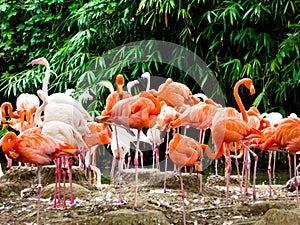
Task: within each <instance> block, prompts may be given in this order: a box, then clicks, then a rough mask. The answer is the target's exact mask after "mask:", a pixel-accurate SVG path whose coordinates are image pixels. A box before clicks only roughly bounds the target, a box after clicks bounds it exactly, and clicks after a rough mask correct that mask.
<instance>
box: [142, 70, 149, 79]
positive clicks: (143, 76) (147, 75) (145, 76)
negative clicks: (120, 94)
mask: <svg viewBox="0 0 300 225" xmlns="http://www.w3.org/2000/svg"><path fill="white" fill-rule="evenodd" d="M141 78H146V79H149V78H150V73H149V72H145V73H143V74H142V75H141Z"/></svg>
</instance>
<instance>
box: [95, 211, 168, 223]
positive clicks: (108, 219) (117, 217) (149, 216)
mask: <svg viewBox="0 0 300 225" xmlns="http://www.w3.org/2000/svg"><path fill="white" fill-rule="evenodd" d="M98 224H105V225H109V224H113V225H122V224H132V225H135V224H139V225H140V224H147V225H151V224H153V225H157V224H166V225H167V224H170V223H169V222H168V220H167V218H166V217H165V215H164V214H163V213H162V212H161V211H158V210H147V211H146V212H134V211H133V210H132V209H120V210H117V211H110V212H106V213H105V214H104V215H103V216H102V218H101V221H99V223H98Z"/></svg>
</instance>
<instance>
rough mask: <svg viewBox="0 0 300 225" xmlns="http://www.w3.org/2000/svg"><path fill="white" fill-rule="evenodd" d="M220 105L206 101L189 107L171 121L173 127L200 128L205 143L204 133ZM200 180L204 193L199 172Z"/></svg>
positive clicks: (201, 138)
mask: <svg viewBox="0 0 300 225" xmlns="http://www.w3.org/2000/svg"><path fill="white" fill-rule="evenodd" d="M217 110H218V107H217V106H215V105H213V104H207V103H205V102H199V103H198V104H195V105H193V106H190V107H189V108H187V109H186V110H185V111H184V112H183V113H182V114H181V115H180V116H179V117H178V118H177V119H176V120H174V121H173V122H171V126H172V127H173V128H177V127H179V126H190V127H193V128H195V129H199V130H200V133H199V143H201V144H203V143H204V135H202V133H204V132H205V131H206V130H207V129H209V128H210V127H211V126H212V119H213V116H214V115H215V113H216V111H217ZM200 166H202V158H201V160H200ZM198 178H199V182H200V189H199V194H200V195H202V174H200V173H198Z"/></svg>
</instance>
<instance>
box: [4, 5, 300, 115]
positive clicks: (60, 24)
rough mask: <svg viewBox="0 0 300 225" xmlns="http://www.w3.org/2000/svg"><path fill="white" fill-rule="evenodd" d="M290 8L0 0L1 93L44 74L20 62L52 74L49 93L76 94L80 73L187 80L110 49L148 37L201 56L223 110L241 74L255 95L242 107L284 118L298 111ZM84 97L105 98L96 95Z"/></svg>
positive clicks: (293, 9) (296, 25) (34, 83)
mask: <svg viewBox="0 0 300 225" xmlns="http://www.w3.org/2000/svg"><path fill="white" fill-rule="evenodd" d="M299 10H300V1H299V0H274V1H266V0H261V1H258V0H246V1H241V0H234V1H216V0H209V1H207V0H187V1H174V0H166V1H160V0H149V1H148V0H147V1H146V0H138V1H129V0H121V1H112V0H108V1H107V0H92V1H76V2H74V1H69V0H35V1H25V2H24V3H20V1H16V0H10V1H9V0H0V11H1V14H0V20H1V42H0V72H1V77H0V82H1V87H0V92H1V93H2V94H4V95H5V96H17V95H18V94H20V93H21V92H33V93H35V92H36V90H37V89H40V88H41V83H42V79H43V76H44V70H45V69H44V68H43V67H34V68H32V67H31V66H30V65H29V63H30V61H31V60H32V59H34V58H37V57H41V56H43V57H45V58H47V59H48V60H49V61H50V65H51V69H52V70H53V71H55V73H56V74H58V75H57V76H51V79H50V85H49V86H50V90H51V91H65V90H66V89H67V88H70V87H77V88H80V87H81V86H80V85H79V84H80V81H81V80H85V79H86V76H87V75H88V76H89V79H88V80H89V81H90V82H94V83H95V82H97V81H98V80H99V79H104V78H105V79H107V80H110V81H113V80H114V77H115V75H116V74H118V73H122V74H124V75H125V78H126V80H133V79H137V78H138V77H139V76H140V74H142V73H143V72H145V71H149V72H150V73H151V74H153V75H158V76H164V77H172V78H174V80H178V81H181V82H188V81H189V77H188V76H187V74H186V73H184V72H182V71H180V69H178V68H175V67H172V66H166V65H163V63H162V60H156V61H151V60H149V59H151V58H152V56H151V54H155V57H156V59H160V57H161V55H160V53H159V52H155V53H149V52H148V53H146V54H150V55H149V57H148V60H147V59H145V60H144V61H143V62H139V63H133V62H132V58H135V59H136V58H138V57H140V55H141V54H144V53H145V52H144V49H141V48H140V47H139V46H137V47H136V48H132V49H117V50H116V49H115V48H116V47H117V46H121V45H123V44H126V43H130V42H135V41H140V40H155V39H156V40H164V41H168V42H172V43H176V44H179V45H181V46H183V47H186V48H188V49H189V50H191V51H193V52H194V53H195V54H197V55H198V56H200V57H201V58H202V59H203V60H204V61H205V62H206V64H207V65H209V67H210V69H211V70H213V71H214V73H215V75H216V77H217V79H218V81H219V82H220V85H221V87H222V88H223V91H224V94H225V99H226V100H227V104H228V105H233V106H234V104H235V103H234V100H233V98H232V87H233V85H234V84H235V83H236V81H237V80H239V79H240V78H243V77H250V78H252V79H253V81H254V84H255V87H256V92H257V93H256V95H255V97H251V98H247V99H248V102H247V100H246V99H245V100H244V101H246V104H248V105H251V104H254V105H256V106H258V107H259V108H260V109H261V110H262V111H266V110H280V111H281V112H285V113H290V112H292V111H295V108H296V109H297V108H299V107H300V105H299V100H298V99H299V94H300V93H298V92H297V90H298V89H299V79H300V72H299V71H300V70H299V69H300V59H299V55H300V54H299V39H300V37H299V36H300V33H299V31H300V16H299V13H298V12H299ZM111 51H119V52H118V54H114V55H117V57H116V58H115V59H112V60H113V64H110V65H109V68H108V67H107V66H108V63H109V60H107V59H106V58H105V56H106V55H108V54H111V53H112V52H111ZM125 53H126V54H125ZM173 60H174V62H175V61H176V60H177V61H178V60H179V59H176V58H174V59H173ZM178 62H181V61H180V60H179V61H178ZM91 67H92V68H93V69H91ZM99 70H100V71H101V72H100V73H98V72H97V73H96V71H99ZM86 71H87V72H86ZM203 83H205V78H203ZM83 89H84V88H83ZM191 89H192V90H195V92H199V91H200V90H197V87H196V86H193V87H191ZM84 91H85V90H79V92H84ZM93 92H94V93H95V95H103V94H104V95H105V94H107V91H105V90H102V89H96V90H93ZM244 94H245V96H249V95H248V93H244ZM287 102H289V105H287V104H286V103H287ZM94 104H95V105H93V106H91V108H90V111H92V112H94V113H95V114H97V110H99V108H101V107H103V99H102V100H99V102H96V103H94ZM296 113H297V112H296Z"/></svg>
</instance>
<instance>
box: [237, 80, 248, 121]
mask: <svg viewBox="0 0 300 225" xmlns="http://www.w3.org/2000/svg"><path fill="white" fill-rule="evenodd" d="M244 82H245V81H244V80H239V81H238V82H237V83H236V85H235V86H234V89H233V96H234V99H235V101H236V103H237V105H238V107H239V109H240V111H241V113H242V118H243V120H244V121H245V122H246V123H248V117H247V113H246V110H245V107H244V105H243V103H242V100H241V97H240V95H239V87H240V86H241V84H244Z"/></svg>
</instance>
